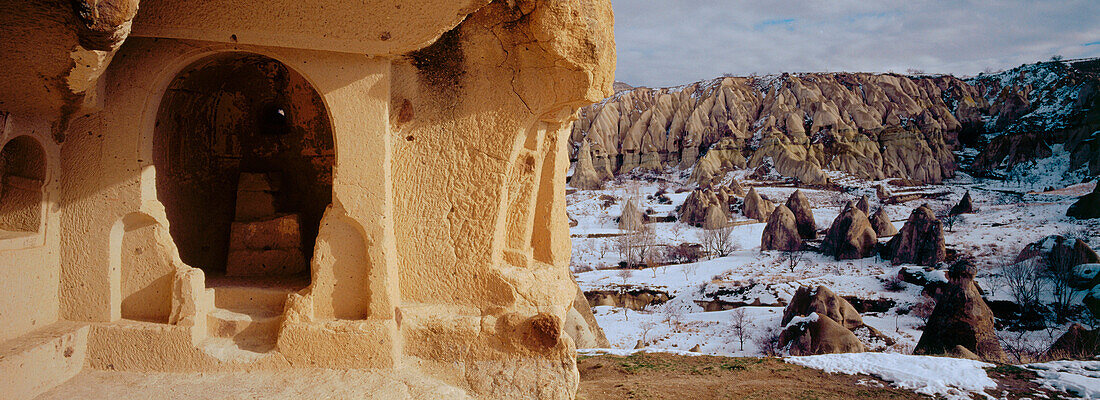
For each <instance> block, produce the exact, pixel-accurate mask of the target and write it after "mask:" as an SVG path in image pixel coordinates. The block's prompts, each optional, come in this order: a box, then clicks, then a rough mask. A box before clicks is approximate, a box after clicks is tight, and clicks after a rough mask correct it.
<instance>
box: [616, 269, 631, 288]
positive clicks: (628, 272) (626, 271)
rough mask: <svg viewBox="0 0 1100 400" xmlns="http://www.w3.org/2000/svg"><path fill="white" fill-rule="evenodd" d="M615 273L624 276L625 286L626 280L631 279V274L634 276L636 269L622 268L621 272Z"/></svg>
mask: <svg viewBox="0 0 1100 400" xmlns="http://www.w3.org/2000/svg"><path fill="white" fill-rule="evenodd" d="M615 275H618V276H619V278H622V280H623V286H626V280H627V279H630V277H631V276H634V271H632V270H629V269H620V270H619V272H618V273H617V274H615Z"/></svg>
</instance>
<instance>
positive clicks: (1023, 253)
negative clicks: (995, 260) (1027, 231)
mask: <svg viewBox="0 0 1100 400" xmlns="http://www.w3.org/2000/svg"><path fill="white" fill-rule="evenodd" d="M1037 257H1038V258H1040V259H1039V262H1042V263H1044V264H1052V263H1054V264H1059V265H1060V266H1064V267H1067V268H1069V267H1075V266H1078V265H1081V264H1095V263H1100V255H1097V254H1096V252H1095V251H1093V250H1092V248H1091V247H1089V245H1088V243H1085V242H1084V241H1083V240H1081V239H1072V238H1067V237H1064V236H1060V235H1051V236H1047V237H1045V238H1043V239H1041V240H1039V241H1036V242H1034V243H1029V244H1028V245H1027V246H1024V249H1023V250H1020V254H1019V255H1017V256H1016V259H1015V260H1014V262H1017V263H1018V262H1023V261H1026V260H1031V259H1033V258H1037Z"/></svg>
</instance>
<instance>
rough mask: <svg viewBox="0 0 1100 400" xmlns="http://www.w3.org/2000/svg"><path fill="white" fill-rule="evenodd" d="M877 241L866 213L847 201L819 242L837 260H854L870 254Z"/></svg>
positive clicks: (823, 249)
mask: <svg viewBox="0 0 1100 400" xmlns="http://www.w3.org/2000/svg"><path fill="white" fill-rule="evenodd" d="M877 241H878V236H876V235H875V230H874V229H873V228H871V221H870V220H868V219H867V214H864V213H863V211H860V210H859V208H857V207H856V206H855V204H852V203H848V205H847V206H845V208H844V211H843V212H841V213H840V215H838V216H837V217H836V219H835V220H833V224H832V225H831V226H830V227H829V231H828V233H826V234H825V240H824V241H822V242H821V250H822V252H824V253H825V254H826V255H830V256H833V257H836V259H837V260H854V259H859V258H864V257H868V256H870V255H871V253H872V252H873V251H874V250H875V244H877V243H878V242H877Z"/></svg>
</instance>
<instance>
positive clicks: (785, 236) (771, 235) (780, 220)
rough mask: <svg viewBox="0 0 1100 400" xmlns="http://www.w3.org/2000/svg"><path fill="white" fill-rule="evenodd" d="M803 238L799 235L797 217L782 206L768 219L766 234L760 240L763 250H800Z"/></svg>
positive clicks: (765, 227)
mask: <svg viewBox="0 0 1100 400" xmlns="http://www.w3.org/2000/svg"><path fill="white" fill-rule="evenodd" d="M800 248H802V238H801V237H800V236H799V234H798V226H797V224H796V223H795V215H794V213H792V212H791V210H790V209H788V208H787V206H783V205H780V206H779V207H776V208H775V211H772V214H771V216H769V217H768V224H767V225H765V226H764V233H763V235H761V238H760V249H761V250H791V251H795V250H799V249H800Z"/></svg>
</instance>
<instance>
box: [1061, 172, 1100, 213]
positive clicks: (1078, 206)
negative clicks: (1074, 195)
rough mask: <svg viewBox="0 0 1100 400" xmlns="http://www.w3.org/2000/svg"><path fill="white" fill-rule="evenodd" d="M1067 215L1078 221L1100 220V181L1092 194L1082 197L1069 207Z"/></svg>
mask: <svg viewBox="0 0 1100 400" xmlns="http://www.w3.org/2000/svg"><path fill="white" fill-rule="evenodd" d="M1066 215H1067V216H1070V217H1074V218H1078V219H1092V218H1100V181H1097V183H1096V188H1095V189H1093V190H1092V193H1089V194H1086V195H1084V196H1081V197H1080V198H1078V199H1077V202H1075V203H1073V205H1071V206H1069V209H1068V210H1066Z"/></svg>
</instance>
